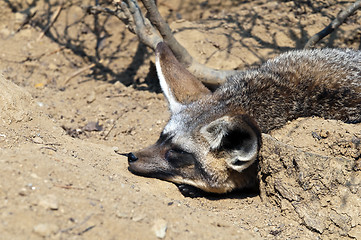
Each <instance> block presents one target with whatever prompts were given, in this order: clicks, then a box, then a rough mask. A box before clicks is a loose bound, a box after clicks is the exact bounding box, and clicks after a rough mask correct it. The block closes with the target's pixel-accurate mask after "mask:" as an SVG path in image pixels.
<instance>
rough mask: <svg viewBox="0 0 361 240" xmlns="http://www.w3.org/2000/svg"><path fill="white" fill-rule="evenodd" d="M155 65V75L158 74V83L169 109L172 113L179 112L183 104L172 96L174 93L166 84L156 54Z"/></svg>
mask: <svg viewBox="0 0 361 240" xmlns="http://www.w3.org/2000/svg"><path fill="white" fill-rule="evenodd" d="M155 66H156V69H157V75H158V78H159V83H160V86H161V88H162V90H163V93H164V95H165V97H166V98H167V100H168V103H169V109H170V111H171V112H172V113H177V112H180V111H181V110H182V109H183V107H184V106H183V105H182V104H181V103H179V102H178V101H177V100H176V99H175V97H174V95H173V93H172V90H171V89H170V87H169V86H168V84H167V81H166V79H165V77H164V74H163V72H162V67H161V64H160V59H159V56H158V55H156V57H155Z"/></svg>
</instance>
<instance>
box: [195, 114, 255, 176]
mask: <svg viewBox="0 0 361 240" xmlns="http://www.w3.org/2000/svg"><path fill="white" fill-rule="evenodd" d="M245 116H246V117H245ZM201 133H202V135H203V136H204V137H205V138H206V140H207V141H208V143H209V145H210V149H211V151H213V152H218V153H220V152H222V153H224V154H223V155H224V156H226V157H225V161H226V163H227V165H228V166H229V167H230V168H232V169H233V170H236V171H238V172H241V171H243V170H244V169H246V168H248V167H249V166H250V165H251V164H252V163H253V162H254V161H255V160H256V158H257V155H258V151H259V148H260V145H261V133H260V130H259V128H258V126H257V124H256V123H255V122H254V121H253V120H251V119H250V118H249V117H248V116H247V115H241V116H238V117H229V116H224V117H221V118H219V119H217V120H215V121H213V122H211V123H210V124H208V125H207V126H205V127H203V128H202V129H201Z"/></svg>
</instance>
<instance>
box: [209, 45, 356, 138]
mask: <svg viewBox="0 0 361 240" xmlns="http://www.w3.org/2000/svg"><path fill="white" fill-rule="evenodd" d="M215 95H217V97H218V101H219V103H220V104H221V105H223V108H238V107H242V108H243V109H244V110H245V112H247V113H248V114H250V115H251V116H252V117H254V118H255V119H256V121H257V123H258V124H259V126H260V128H261V129H262V131H263V132H268V131H269V130H271V129H274V128H278V127H280V126H282V125H284V124H285V123H286V122H287V121H289V120H293V119H296V118H298V117H309V116H319V117H322V118H326V119H337V120H342V121H344V122H347V123H358V122H360V121H361V51H354V50H349V49H345V50H342V49H321V50H319V49H315V50H299V51H291V52H288V53H285V54H282V55H280V56H279V57H278V58H275V59H273V60H269V61H267V62H266V63H265V64H263V65H262V66H261V67H260V68H258V69H254V70H247V71H243V72H241V73H240V74H238V75H235V76H233V77H231V78H230V79H229V80H228V82H227V83H226V84H225V85H223V86H222V87H221V88H220V89H218V90H217V91H216V93H215Z"/></svg>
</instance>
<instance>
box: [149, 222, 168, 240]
mask: <svg viewBox="0 0 361 240" xmlns="http://www.w3.org/2000/svg"><path fill="white" fill-rule="evenodd" d="M167 225H168V224H167V221H165V220H164V219H162V218H158V219H156V220H155V221H154V224H153V227H152V230H153V231H154V233H155V235H156V236H157V238H160V239H163V238H164V237H165V234H166V232H167V227H168V226H167Z"/></svg>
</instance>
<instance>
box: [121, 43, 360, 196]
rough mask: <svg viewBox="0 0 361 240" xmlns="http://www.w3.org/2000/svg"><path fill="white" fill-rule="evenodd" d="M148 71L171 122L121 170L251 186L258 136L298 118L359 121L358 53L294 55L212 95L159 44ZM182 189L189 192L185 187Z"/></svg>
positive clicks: (211, 188) (203, 185)
mask: <svg viewBox="0 0 361 240" xmlns="http://www.w3.org/2000/svg"><path fill="white" fill-rule="evenodd" d="M156 68H157V74H158V78H159V81H160V85H161V88H162V90H163V93H164V95H165V97H166V99H167V100H168V103H169V109H170V111H171V117H170V120H169V122H168V124H167V125H166V126H165V128H164V130H163V131H162V133H161V135H160V137H159V140H158V141H157V142H156V143H155V144H154V145H152V146H150V147H148V148H145V149H143V150H140V151H138V152H135V153H129V154H126V155H127V156H128V162H129V170H130V171H131V172H133V173H135V174H138V175H142V176H147V177H155V178H159V179H163V180H167V181H171V182H174V183H176V184H180V186H181V188H180V189H181V190H183V192H184V193H187V191H189V190H188V186H192V187H195V188H198V189H201V190H203V191H206V192H212V193H226V192H230V191H232V190H235V189H242V188H248V187H252V186H255V185H256V183H257V178H256V174H257V173H256V172H257V155H258V152H259V150H260V147H261V144H262V138H261V132H264V133H267V132H269V131H270V130H272V129H276V128H279V127H281V126H283V125H284V124H285V123H286V122H287V121H290V120H293V119H296V118H298V117H309V116H318V117H322V118H325V119H337V120H341V121H344V122H346V123H359V122H361V51H356V50H349V49H314V50H295V51H290V52H287V53H284V54H282V55H280V56H279V57H277V58H275V59H273V60H269V61H267V62H265V63H264V64H263V65H261V66H260V67H259V68H256V69H250V70H244V71H240V72H239V73H237V74H236V75H234V76H231V77H229V78H228V79H227V81H226V83H224V84H223V85H221V86H220V87H219V88H218V89H216V90H215V91H214V92H211V91H210V90H209V89H208V88H206V87H205V86H204V85H203V84H202V83H201V82H200V81H199V80H197V79H196V77H194V76H193V75H192V74H191V73H190V72H188V71H187V70H186V69H185V68H184V67H183V66H182V65H181V64H180V63H179V62H178V61H177V60H176V58H175V56H174V55H173V53H172V51H171V50H170V49H169V48H168V46H167V45H166V44H165V43H159V44H158V45H157V48H156ZM192 187H190V188H192Z"/></svg>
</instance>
